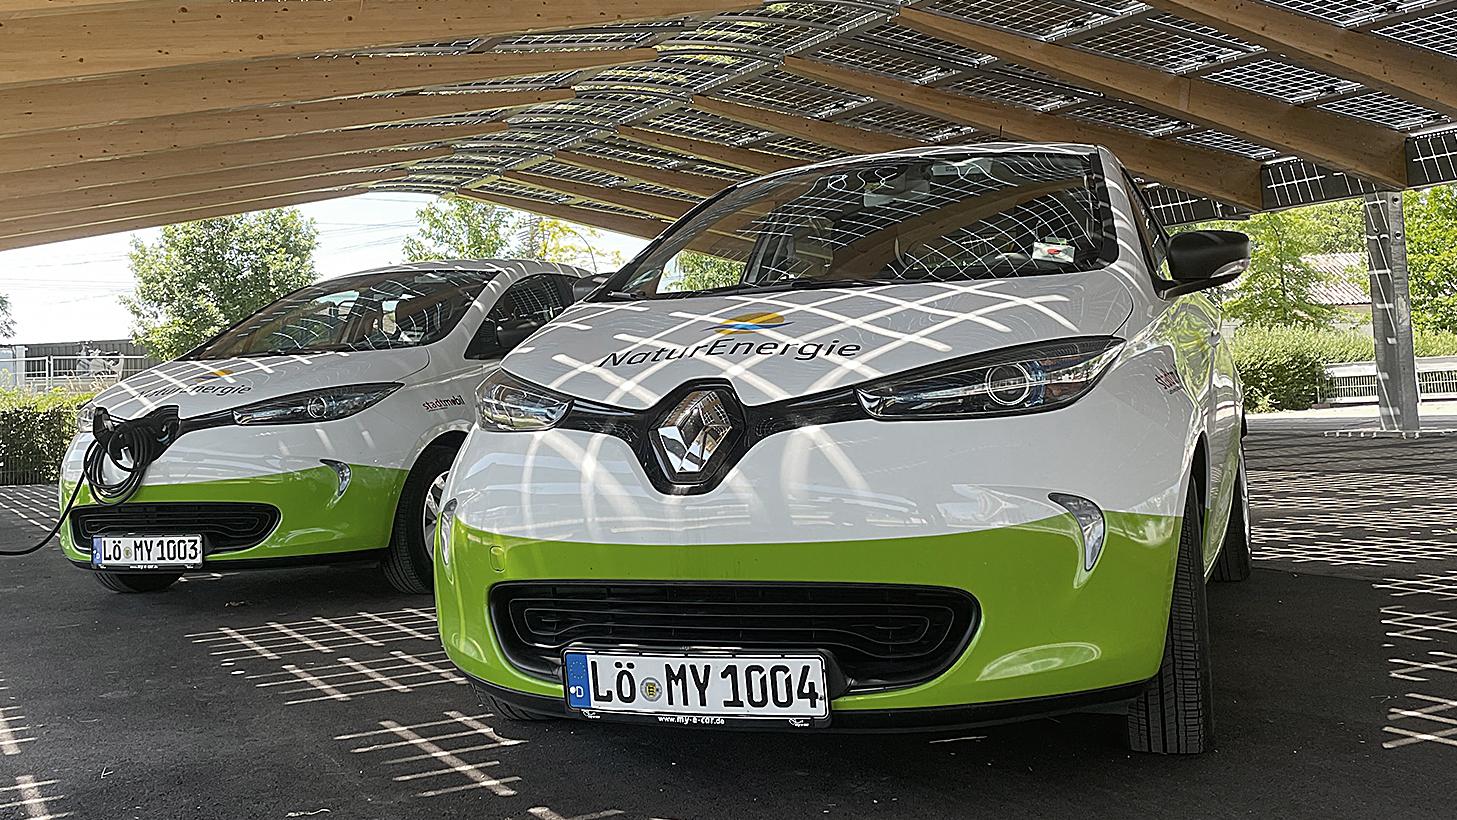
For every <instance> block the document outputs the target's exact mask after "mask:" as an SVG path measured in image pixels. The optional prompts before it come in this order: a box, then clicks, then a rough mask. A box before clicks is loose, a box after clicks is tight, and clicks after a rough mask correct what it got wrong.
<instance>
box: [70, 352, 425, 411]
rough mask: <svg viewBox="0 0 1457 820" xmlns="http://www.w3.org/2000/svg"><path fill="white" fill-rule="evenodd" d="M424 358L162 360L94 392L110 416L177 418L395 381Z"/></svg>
mask: <svg viewBox="0 0 1457 820" xmlns="http://www.w3.org/2000/svg"><path fill="white" fill-rule="evenodd" d="M429 363H430V354H429V353H428V352H426V350H425V349H424V348H404V349H399V350H368V351H360V352H353V353H309V354H294V355H286V356H257V357H248V358H239V359H214V360H209V361H176V362H167V363H166V364H161V365H158V366H156V367H153V368H151V369H149V370H144V371H142V372H141V373H138V374H137V375H135V376H132V377H130V378H128V379H126V380H124V381H122V382H120V383H118V384H115V385H113V386H111V387H109V388H107V389H106V390H103V391H102V392H101V393H99V394H98V395H97V396H96V398H95V399H94V400H93V402H94V403H95V405H96V406H98V407H104V408H106V410H107V411H108V412H109V413H111V414H112V415H113V416H118V417H120V418H135V417H136V416H140V415H143V414H145V413H147V412H149V411H151V410H153V409H156V408H158V407H165V406H168V405H176V406H177V411H178V413H179V414H180V415H181V416H182V417H183V418H188V417H190V416H198V415H202V414H204V413H211V412H213V411H216V410H226V409H229V408H233V407H241V406H243V405H245V404H252V403H253V402H256V401H260V400H263V399H270V398H275V397H277V396H284V395H288V394H289V393H298V392H301V391H304V390H315V389H318V388H320V387H329V386H331V385H341V386H342V385H350V384H366V383H370V382H395V381H401V380H402V379H404V378H406V377H408V376H410V375H412V374H414V373H417V372H419V371H420V370H422V369H424V367H425V366H426V365H427V364H429Z"/></svg>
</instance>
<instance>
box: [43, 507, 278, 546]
mask: <svg viewBox="0 0 1457 820" xmlns="http://www.w3.org/2000/svg"><path fill="white" fill-rule="evenodd" d="M278 519H279V513H278V508H277V507H274V506H272V505H269V504H240V503H215V504H182V503H167V504H137V503H126V504H118V505H117V506H115V507H107V506H100V505H93V506H86V507H77V508H75V509H74V510H72V511H71V535H72V537H73V538H74V540H75V542H76V548H77V549H79V550H80V551H82V552H90V551H91V539H92V538H94V537H96V536H98V535H201V536H202V547H203V553H204V554H206V555H211V554H213V553H215V552H233V551H236V550H243V549H248V548H249V547H256V546H257V545H259V544H261V543H263V539H265V538H267V537H268V534H269V533H271V532H273V528H274V527H277V526H278Z"/></svg>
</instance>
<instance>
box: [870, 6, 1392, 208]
mask: <svg viewBox="0 0 1457 820" xmlns="http://www.w3.org/2000/svg"><path fill="white" fill-rule="evenodd" d="M896 22H897V23H898V24H899V25H902V26H904V27H906V28H909V29H911V30H913V31H918V32H920V33H921V34H925V35H927V36H929V37H935V38H938V39H941V40H946V41H948V42H952V43H956V44H957V45H961V46H965V47H966V48H970V49H973V50H975V51H981V52H985V53H987V54H991V55H994V56H996V57H1000V58H1002V59H1004V60H1009V61H1011V62H1013V63H1016V64H1018V65H1023V66H1027V67H1028V68H1035V69H1037V70H1038V71H1042V72H1045V73H1048V74H1051V75H1053V76H1055V77H1061V78H1063V79H1065V80H1068V81H1069V82H1072V83H1076V84H1077V85H1080V86H1083V87H1086V88H1092V89H1095V90H1097V91H1101V92H1103V93H1105V94H1110V95H1112V96H1114V97H1117V98H1119V99H1123V100H1129V101H1131V102H1136V103H1139V104H1141V105H1146V106H1148V107H1149V108H1152V109H1154V110H1156V111H1162V112H1163V113H1165V114H1168V115H1170V116H1173V117H1178V118H1180V119H1184V120H1188V121H1190V122H1194V123H1198V124H1200V125H1203V126H1205V127H1208V128H1216V129H1218V130H1220V131H1224V132H1225V133H1228V134H1236V135H1238V136H1241V137H1244V138H1245V139H1247V140H1251V141H1253V142H1257V143H1261V144H1264V145H1268V146H1270V147H1272V148H1278V149H1280V150H1282V151H1287V152H1289V153H1291V154H1294V155H1296V156H1301V157H1304V158H1306V159H1309V160H1311V161H1312V162H1316V163H1319V164H1323V165H1328V166H1330V167H1332V168H1337V169H1340V170H1342V171H1346V172H1348V173H1352V174H1356V175H1358V176H1363V177H1366V178H1367V179H1369V180H1372V181H1373V182H1376V183H1378V184H1381V185H1384V186H1394V187H1397V188H1404V187H1406V135H1405V134H1402V133H1400V132H1398V131H1393V130H1392V129H1390V128H1382V127H1381V126H1378V125H1371V124H1368V123H1365V122H1362V121H1360V120H1357V119H1353V118H1351V117H1344V116H1341V115H1340V114H1332V113H1331V112H1329V111H1322V110H1320V109H1319V108H1303V107H1301V106H1297V105H1290V104H1289V103H1286V102H1282V101H1280V100H1277V99H1275V98H1274V97H1269V96H1266V95H1264V94H1256V93H1254V92H1251V91H1241V90H1239V89H1238V88H1235V87H1233V86H1229V85H1225V84H1223V83H1216V82H1214V81H1212V80H1201V79H1199V78H1198V77H1189V76H1185V75H1181V74H1170V73H1169V72H1167V71H1160V70H1158V69H1156V68H1149V67H1147V66H1143V65H1139V64H1137V63H1131V62H1128V61H1126V60H1115V59H1113V58H1112V57H1104V56H1102V55H1100V54H1094V53H1092V52H1090V51H1084V50H1082V49H1078V48H1070V47H1068V46H1063V45H1058V44H1056V43H1049V42H1044V41H1042V40H1034V39H1032V38H1030V37H1023V36H1021V35H1019V34H1013V33H1011V32H1008V31H1003V30H1001V29H994V28H990V27H988V26H983V25H979V24H976V23H969V22H966V21H963V20H958V19H953V18H950V17H946V16H943V15H940V14H932V13H930V12H925V11H921V10H920V9H913V8H907V9H902V10H901V14H900V17H898V18H896Z"/></svg>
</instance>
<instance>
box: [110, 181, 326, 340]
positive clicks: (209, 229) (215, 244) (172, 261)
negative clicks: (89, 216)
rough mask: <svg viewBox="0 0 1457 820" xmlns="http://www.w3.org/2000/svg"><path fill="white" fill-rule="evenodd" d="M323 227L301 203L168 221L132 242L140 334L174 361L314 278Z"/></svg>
mask: <svg viewBox="0 0 1457 820" xmlns="http://www.w3.org/2000/svg"><path fill="white" fill-rule="evenodd" d="M317 245H318V231H317V230H316V229H315V227H314V223H313V220H311V219H306V218H304V216H303V215H302V214H300V213H299V211H298V210H296V209H294V208H283V209H278V210H272V211H261V212H258V213H251V214H240V215H238V216H226V217H222V218H219V219H204V220H202V221H199V222H185V223H182V224H179V225H168V226H167V227H165V228H163V229H162V238H161V239H160V240H158V241H157V243H156V244H154V245H149V244H146V243H144V242H142V241H140V240H135V239H134V240H132V248H131V254H130V258H131V268H132V273H133V274H135V275H136V278H137V289H136V294H135V295H134V296H132V297H123V300H122V301H123V303H124V304H125V305H126V307H127V309H128V310H130V311H131V314H132V317H133V319H134V320H135V327H134V330H133V337H134V338H135V339H136V341H137V343H138V344H140V345H142V346H143V347H145V348H146V349H147V351H148V352H149V353H151V354H152V355H153V356H154V357H156V358H158V359H173V358H176V357H177V356H180V355H181V354H183V353H185V352H186V351H188V350H190V349H191V348H193V347H195V346H197V345H198V344H201V343H202V342H204V341H206V340H207V339H209V338H211V337H212V336H213V335H215V334H216V333H217V332H218V331H220V330H222V329H223V328H225V327H227V326H229V325H231V324H233V323H234V322H236V321H238V320H240V319H243V318H244V317H246V316H248V315H250V314H252V313H254V312H256V311H257V310H258V309H259V308H261V307H263V306H264V305H266V304H268V303H270V302H272V301H274V300H276V299H278V298H279V297H280V296H283V295H284V294H286V293H289V292H291V291H294V290H297V289H298V288H301V287H303V286H304V285H307V284H309V283H310V282H313V281H314V279H315V277H316V274H315V273H314V259H313V257H314V249H315V247H316V246H317Z"/></svg>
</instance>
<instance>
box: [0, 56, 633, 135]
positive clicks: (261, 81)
mask: <svg viewBox="0 0 1457 820" xmlns="http://www.w3.org/2000/svg"><path fill="white" fill-rule="evenodd" d="M657 57H658V52H656V51H654V50H653V49H650V48H628V49H622V50H620V51H611V50H601V51H551V52H521V53H514V52H503V53H499V54H460V55H455V56H449V57H320V58H314V59H308V58H304V59H300V58H296V57H287V58H283V59H278V60H254V61H250V62H241V63H226V64H223V65H215V66H200V67H197V66H193V67H188V68H167V69H159V70H156V71H139V72H135V73H130V74H118V75H113V76H110V77H102V78H96V79H85V80H69V81H65V82H58V83H43V84H39V85H25V86H16V87H11V88H0V113H3V115H4V116H0V135H7V134H23V133H28V132H32V131H54V130H57V129H61V128H77V127H81V126H87V125H107V124H114V123H118V122H127V121H131V120H145V119H155V118H157V117H175V116H179V115H184V114H193V113H197V112H201V111H230V110H235V109H240V108H248V107H252V106H259V105H273V104H276V103H288V102H308V101H311V100H329V99H335V98H338V97H356V96H359V95H362V94H384V93H392V92H398V91H412V90H418V89H422V88H430V87H434V86H444V85H451V84H456V83H470V82H481V81H484V80H493V79H501V78H503V77H517V76H522V75H529V74H551V73H555V72H560V71H579V70H582V69H587V68H601V67H605V66H615V65H628V64H631V63H640V62H646V61H651V60H655V59H657Z"/></svg>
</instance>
